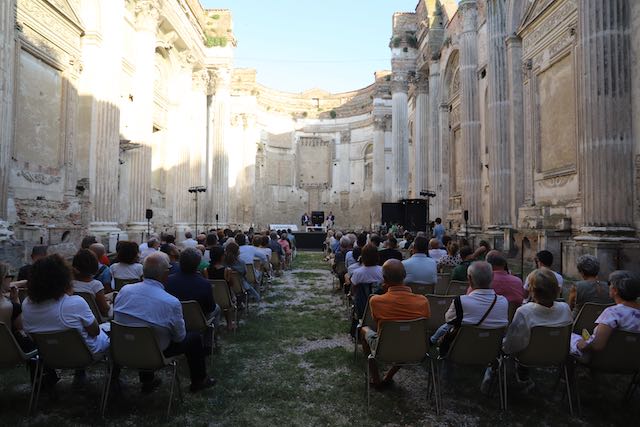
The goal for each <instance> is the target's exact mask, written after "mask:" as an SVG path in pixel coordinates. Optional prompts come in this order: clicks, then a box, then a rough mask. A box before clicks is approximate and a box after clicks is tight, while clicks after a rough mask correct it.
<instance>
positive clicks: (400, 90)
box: [391, 72, 409, 201]
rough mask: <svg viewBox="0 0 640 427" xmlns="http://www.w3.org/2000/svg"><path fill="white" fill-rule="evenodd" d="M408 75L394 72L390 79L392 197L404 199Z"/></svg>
mask: <svg viewBox="0 0 640 427" xmlns="http://www.w3.org/2000/svg"><path fill="white" fill-rule="evenodd" d="M408 90H409V83H408V76H407V74H406V73H404V72H394V73H393V77H392V81H391V103H392V104H391V109H392V114H391V120H392V124H391V138H392V152H393V183H392V198H393V200H394V201H398V200H400V199H406V198H407V194H408V191H409V188H408V187H409V108H408V104H407V102H408V100H409V97H408Z"/></svg>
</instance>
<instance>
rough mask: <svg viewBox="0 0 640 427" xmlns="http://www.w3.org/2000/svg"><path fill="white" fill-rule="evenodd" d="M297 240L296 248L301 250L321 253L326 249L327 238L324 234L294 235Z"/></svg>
mask: <svg viewBox="0 0 640 427" xmlns="http://www.w3.org/2000/svg"><path fill="white" fill-rule="evenodd" d="M293 235H294V236H295V238H296V247H297V248H298V249H300V250H303V251H304V250H313V251H321V250H322V249H324V239H325V237H326V236H327V235H326V233H322V232H309V233H299V232H298V233H293Z"/></svg>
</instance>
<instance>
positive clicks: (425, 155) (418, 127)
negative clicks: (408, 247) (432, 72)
mask: <svg viewBox="0 0 640 427" xmlns="http://www.w3.org/2000/svg"><path fill="white" fill-rule="evenodd" d="M415 84H416V111H415V119H414V121H413V125H414V126H415V133H414V136H415V141H413V146H414V156H415V170H414V172H413V194H414V197H418V196H419V194H420V192H421V191H425V190H427V189H428V188H429V186H430V182H429V180H428V174H429V166H428V165H429V151H428V148H429V147H428V142H427V132H428V126H427V121H428V117H427V114H428V109H429V77H428V75H427V74H425V73H419V74H418V78H417V79H416V81H415Z"/></svg>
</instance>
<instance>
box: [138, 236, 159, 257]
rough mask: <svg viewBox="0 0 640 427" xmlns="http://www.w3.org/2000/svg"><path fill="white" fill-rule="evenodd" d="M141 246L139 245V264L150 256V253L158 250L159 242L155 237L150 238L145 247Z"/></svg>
mask: <svg viewBox="0 0 640 427" xmlns="http://www.w3.org/2000/svg"><path fill="white" fill-rule="evenodd" d="M142 245H145V244H144V243H143V244H142ZM142 245H140V261H141V262H142V261H144V259H145V258H146V257H148V256H149V255H151V254H152V253H154V252H157V251H158V250H160V240H158V238H156V237H152V238H150V239H149V240H148V241H147V242H146V247H144V248H143V247H142Z"/></svg>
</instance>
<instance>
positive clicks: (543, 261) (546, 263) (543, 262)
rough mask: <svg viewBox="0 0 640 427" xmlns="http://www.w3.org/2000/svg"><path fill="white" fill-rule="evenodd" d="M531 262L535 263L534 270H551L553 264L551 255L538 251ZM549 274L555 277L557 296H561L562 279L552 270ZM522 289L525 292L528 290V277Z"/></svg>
mask: <svg viewBox="0 0 640 427" xmlns="http://www.w3.org/2000/svg"><path fill="white" fill-rule="evenodd" d="M533 261H534V262H535V263H536V268H542V267H546V268H548V269H549V270H551V265H552V264H553V254H552V253H551V252H549V251H547V250H544V251H540V252H538V253H537V254H536V257H535V258H534V259H533ZM551 272H552V273H553V274H554V275H555V276H556V280H557V282H558V295H559V296H562V285H563V283H564V279H563V278H562V275H561V274H559V273H556V272H555V271H553V270H551ZM524 289H525V290H527V291H528V290H529V277H527V280H525V281H524Z"/></svg>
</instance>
